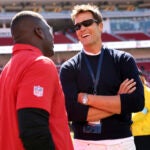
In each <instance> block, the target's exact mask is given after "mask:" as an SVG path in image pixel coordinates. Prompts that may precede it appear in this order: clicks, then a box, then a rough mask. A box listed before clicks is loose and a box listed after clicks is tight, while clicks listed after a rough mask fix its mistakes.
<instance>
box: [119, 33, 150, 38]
mask: <svg viewBox="0 0 150 150" xmlns="http://www.w3.org/2000/svg"><path fill="white" fill-rule="evenodd" d="M116 35H117V36H120V37H121V38H123V39H124V40H150V35H148V34H145V33H143V32H126V33H117V34H116Z"/></svg>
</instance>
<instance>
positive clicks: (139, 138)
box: [131, 70, 150, 150]
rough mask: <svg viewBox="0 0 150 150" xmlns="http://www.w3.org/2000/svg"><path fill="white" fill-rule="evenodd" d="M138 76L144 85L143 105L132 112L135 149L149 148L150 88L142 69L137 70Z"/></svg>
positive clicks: (144, 149) (147, 149) (146, 149)
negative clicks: (142, 107) (138, 109)
mask: <svg viewBox="0 0 150 150" xmlns="http://www.w3.org/2000/svg"><path fill="white" fill-rule="evenodd" d="M139 76H140V78H141V81H142V83H143V86H144V96H145V107H144V109H143V110H142V111H141V112H138V113H133V114H132V120H133V123H132V126H131V129H132V133H133V135H134V141H135V145H136V150H149V149H150V88H149V87H148V86H147V81H146V79H145V76H144V75H143V73H142V71H141V70H139Z"/></svg>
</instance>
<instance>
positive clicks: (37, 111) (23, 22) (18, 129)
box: [0, 11, 73, 150]
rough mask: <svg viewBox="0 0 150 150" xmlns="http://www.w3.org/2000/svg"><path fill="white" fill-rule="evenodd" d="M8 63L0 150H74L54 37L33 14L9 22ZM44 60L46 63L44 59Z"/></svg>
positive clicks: (2, 85) (0, 105)
mask: <svg viewBox="0 0 150 150" xmlns="http://www.w3.org/2000/svg"><path fill="white" fill-rule="evenodd" d="M11 32H12V37H13V40H14V46H13V49H12V57H11V59H10V60H9V62H8V63H7V64H6V66H5V67H4V69H3V71H2V73H1V75H0V150H54V149H55V150H73V145H72V141H71V137H70V131H69V126H68V121H67V114H66V109H65V101H64V95H63V92H62V87H61V84H60V81H59V77H58V73H57V69H56V67H55V65H54V63H53V62H52V61H51V60H50V59H49V58H48V57H50V56H52V55H53V54H54V51H53V34H52V29H51V27H50V26H49V25H48V24H47V22H46V21H45V20H44V18H43V17H42V16H41V15H39V14H38V13H35V12H32V11H22V12H20V13H18V14H16V15H15V16H14V17H13V19H12V22H11ZM45 56H47V57H45Z"/></svg>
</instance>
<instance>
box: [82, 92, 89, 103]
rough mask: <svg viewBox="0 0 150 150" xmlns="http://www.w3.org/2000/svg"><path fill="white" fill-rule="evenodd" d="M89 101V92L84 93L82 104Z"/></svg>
mask: <svg viewBox="0 0 150 150" xmlns="http://www.w3.org/2000/svg"><path fill="white" fill-rule="evenodd" d="M87 102H88V94H86V93H85V94H84V95H83V97H82V104H84V105H87Z"/></svg>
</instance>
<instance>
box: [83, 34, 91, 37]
mask: <svg viewBox="0 0 150 150" xmlns="http://www.w3.org/2000/svg"><path fill="white" fill-rule="evenodd" d="M89 35H90V34H84V35H82V37H86V36H89Z"/></svg>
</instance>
